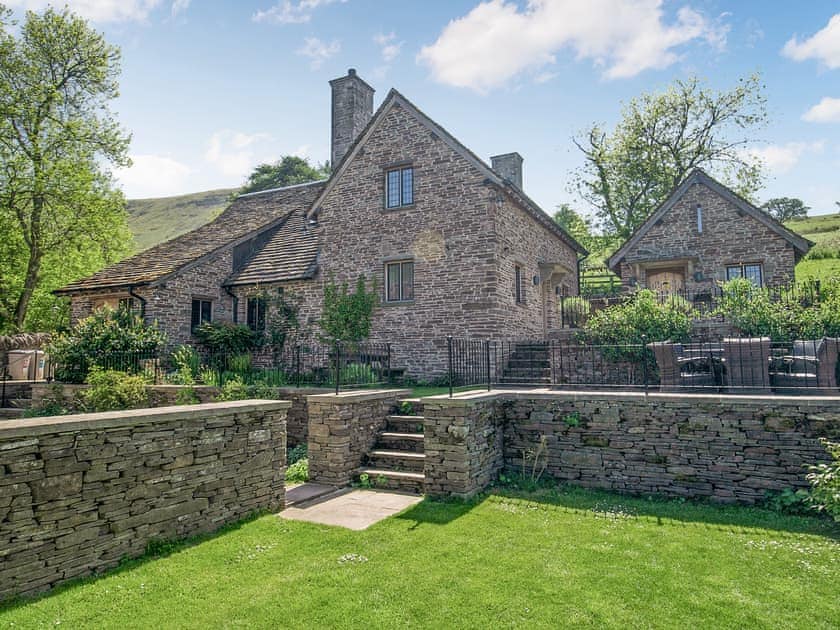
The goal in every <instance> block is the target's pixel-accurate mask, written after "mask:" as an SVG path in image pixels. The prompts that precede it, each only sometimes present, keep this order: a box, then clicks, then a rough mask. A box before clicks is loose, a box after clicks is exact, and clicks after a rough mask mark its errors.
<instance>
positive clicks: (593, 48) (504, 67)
mask: <svg viewBox="0 0 840 630" xmlns="http://www.w3.org/2000/svg"><path fill="white" fill-rule="evenodd" d="M662 4H663V1H662V0H588V1H587V2H581V1H580V0H529V1H528V4H527V6H526V7H525V8H524V9H523V10H520V9H519V8H518V6H517V5H516V4H514V3H509V2H507V1H506V0H487V1H485V2H482V3H480V4H479V5H478V6H476V7H475V8H473V9H472V11H470V12H469V13H468V14H467V15H466V16H464V17H462V18H459V19H457V20H453V21H451V22H450V23H449V24H448V25H447V26H446V27H445V28H444V29H443V31H442V32H441V34H440V35H439V36H438V39H437V41H435V42H434V43H433V44H431V45H429V46H425V47H423V48H422V50H421V51H420V54H419V55H418V61H419V62H421V63H424V64H426V65H428V66H429V68H430V69H431V72H432V76H433V77H434V79H436V80H437V81H439V82H441V83H446V84H448V85H453V86H457V87H466V88H471V89H473V90H477V91H480V92H486V91H488V90H490V89H493V88H497V87H500V86H502V85H504V84H505V83H506V82H507V81H508V80H510V79H512V78H513V77H515V76H516V75H518V74H520V73H521V72H524V71H533V72H538V71H539V70H540V69H541V68H543V67H544V66H546V65H548V64H551V63H554V61H555V54H556V53H557V52H559V51H560V50H561V49H562V48H564V47H568V48H570V49H571V50H572V51H573V52H574V54H575V56H576V58H577V59H578V60H582V59H589V60H591V61H592V62H593V63H594V64H595V65H596V66H598V67H602V68H603V74H604V76H605V77H606V78H608V79H618V78H625V77H632V76H635V75H636V74H638V73H640V72H642V71H644V70H648V69H652V68H655V69H661V68H665V67H667V66H669V65H671V64H673V63H674V62H675V61H677V60H678V59H679V56H678V54H677V53H676V52H675V51H674V49H675V48H677V47H679V46H681V45H684V44H687V43H689V42H692V41H696V40H700V41H705V42H706V43H708V44H709V45H711V46H712V47H714V48H716V49H721V48H723V47H724V46H725V44H726V33H727V32H728V30H729V29H728V27H727V26H722V25H721V24H719V23H713V22H710V21H709V20H708V19H707V18H706V17H704V16H703V15H701V14H700V13H697V12H696V11H694V10H693V9H690V8H688V7H683V8H681V9H679V10H678V11H677V16H676V20H675V21H674V22H673V23H671V24H665V23H664V22H663V10H662Z"/></svg>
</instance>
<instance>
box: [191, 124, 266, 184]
mask: <svg viewBox="0 0 840 630" xmlns="http://www.w3.org/2000/svg"><path fill="white" fill-rule="evenodd" d="M271 139H272V138H271V136H270V135H268V134H266V133H253V134H248V133H243V132H241V131H233V130H231V129H222V130H220V131H216V132H214V133H213V135H211V136H210V140H209V141H208V142H207V150H206V151H205V152H204V159H205V160H207V161H208V162H209V163H210V164H212V165H213V166H215V167H216V168H217V169H218V170H219V171H220V172H221V173H222V174H223V175H225V176H226V177H229V178H236V179H237V180H243V179H245V177H246V176H247V175H248V173H250V172H251V169H253V168H254V166H256V165H257V164H259V163H260V162H269V161H271V160H272V159H273V156H274V153H275V152H273V151H271V149H270V148H269V146H268V145H270V144H271Z"/></svg>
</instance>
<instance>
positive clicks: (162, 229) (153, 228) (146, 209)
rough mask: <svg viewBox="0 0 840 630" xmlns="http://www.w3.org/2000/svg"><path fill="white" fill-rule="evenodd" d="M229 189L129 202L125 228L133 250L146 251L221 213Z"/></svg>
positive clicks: (225, 204)
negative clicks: (132, 243) (132, 242)
mask: <svg viewBox="0 0 840 630" xmlns="http://www.w3.org/2000/svg"><path fill="white" fill-rule="evenodd" d="M233 192H234V191H233V189H230V188H222V189H219V190H208V191H205V192H199V193H192V194H190V195H178V196H176V197H159V198H156V199H130V200H129V201H128V226H129V227H130V228H131V232H132V234H134V245H135V251H138V252H139V251H142V250H144V249H148V248H149V247H151V246H152V245H157V244H158V243H162V242H164V241H168V240H169V239H172V238H175V237H176V236H179V235H181V234H184V233H185V232H189V231H190V230H194V229H195V228H197V227H199V226H201V225H204V224H205V223H207V222H208V221H212V220H213V219H215V218H216V217H217V216H219V214H220V213H221V212H222V210H224V209H225V208H226V207H227V205H228V203H229V201H228V200H229V198H230V195H231V193H233Z"/></svg>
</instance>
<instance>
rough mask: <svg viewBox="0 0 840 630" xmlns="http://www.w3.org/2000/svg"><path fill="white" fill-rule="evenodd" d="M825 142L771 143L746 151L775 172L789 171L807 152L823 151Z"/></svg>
mask: <svg viewBox="0 0 840 630" xmlns="http://www.w3.org/2000/svg"><path fill="white" fill-rule="evenodd" d="M824 148H825V142H824V141H822V140H818V141H816V142H788V143H786V144H770V145H767V146H766V147H756V148H752V149H747V150H746V151H745V152H744V153H745V154H746V155H748V156H751V157H754V158H758V159H759V160H760V161H761V162H762V163H763V164H764V166H766V167H767V169H768V170H769V171H771V172H773V173H776V174H781V173H787V172H788V171H790V170H791V169H793V167H794V166H796V165H797V163H798V162H799V160H800V159H801V158H802V157H803V156H804V155H805V154H807V153H821V152H822V150H823V149H824Z"/></svg>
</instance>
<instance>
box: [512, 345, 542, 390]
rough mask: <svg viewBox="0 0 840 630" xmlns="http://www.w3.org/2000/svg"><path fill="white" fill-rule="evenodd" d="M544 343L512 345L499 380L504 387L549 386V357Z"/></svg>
mask: <svg viewBox="0 0 840 630" xmlns="http://www.w3.org/2000/svg"><path fill="white" fill-rule="evenodd" d="M550 352H551V351H550V349H549V346H548V344H546V343H544V342H522V343H517V344H514V345H513V347H512V350H511V353H510V356H509V357H508V360H507V363H506V364H505V368H504V371H503V372H502V376H501V378H500V379H499V382H500V383H501V384H505V385H542V384H545V385H551V356H550Z"/></svg>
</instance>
